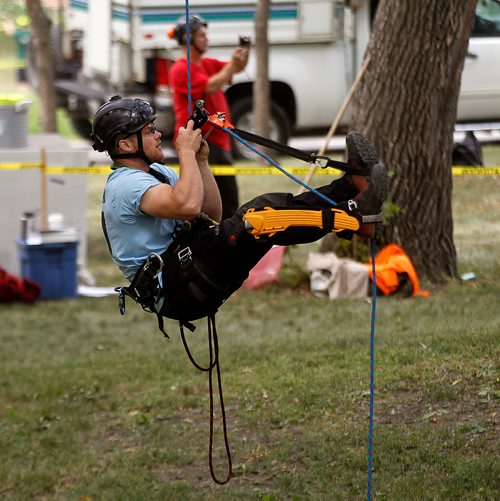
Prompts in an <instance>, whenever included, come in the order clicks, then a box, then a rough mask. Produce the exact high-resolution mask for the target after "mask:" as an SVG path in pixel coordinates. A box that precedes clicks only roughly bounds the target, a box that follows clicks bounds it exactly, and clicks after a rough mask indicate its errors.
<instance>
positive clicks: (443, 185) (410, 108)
mask: <svg viewBox="0 0 500 501" xmlns="http://www.w3.org/2000/svg"><path fill="white" fill-rule="evenodd" d="M475 6H476V0H417V1H413V2H408V1H406V0H381V1H380V3H379V6H378V10H377V14H376V16H375V20H374V24H373V32H372V37H371V39H370V43H369V45H368V49H367V54H369V55H370V56H371V63H370V65H369V67H368V70H367V73H366V75H365V78H364V80H363V82H362V83H361V85H360V88H359V89H358V92H357V93H356V95H355V100H354V103H353V104H354V106H353V128H354V129H356V130H358V131H360V132H362V133H363V134H365V135H366V136H367V137H368V138H370V140H371V141H372V142H373V143H374V145H375V147H376V149H377V151H378V152H379V155H380V157H381V159H382V160H383V161H384V162H385V164H386V165H387V167H388V169H389V171H390V172H391V173H392V180H391V189H390V199H391V201H392V202H393V204H395V206H396V214H395V216H394V217H392V218H390V220H389V224H388V225H387V226H385V228H384V237H385V241H386V242H395V243H398V244H400V245H401V246H402V247H403V248H404V249H405V250H406V252H407V253H408V254H409V255H410V257H411V259H412V260H413V262H414V264H415V266H416V268H417V270H418V272H419V273H420V274H421V275H422V276H425V277H426V278H428V279H429V280H431V281H434V282H436V283H440V282H443V280H444V279H445V278H446V277H456V275H457V265H456V250H455V245H454V242H453V219H452V209H451V194H452V175H451V152H452V147H453V131H454V124H455V119H456V111H457V101H458V95H459V91H460V81H461V75H462V68H463V64H464V59H465V54H466V51H467V46H468V40H469V35H470V32H471V30H472V26H473V21H474V9H475Z"/></svg>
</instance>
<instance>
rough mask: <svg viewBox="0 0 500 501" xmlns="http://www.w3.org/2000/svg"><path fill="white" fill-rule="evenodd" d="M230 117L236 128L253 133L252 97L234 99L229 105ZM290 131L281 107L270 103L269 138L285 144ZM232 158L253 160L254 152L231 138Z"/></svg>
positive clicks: (287, 119)
mask: <svg viewBox="0 0 500 501" xmlns="http://www.w3.org/2000/svg"><path fill="white" fill-rule="evenodd" d="M231 119H232V123H233V125H234V126H235V127H236V128H237V129H241V130H245V131H247V132H253V133H255V124H254V120H253V113H252V98H251V97H248V96H247V97H244V98H241V99H238V100H237V101H235V102H234V103H233V104H232V106H231ZM290 133H291V124H290V119H289V117H288V115H287V114H286V113H285V111H284V110H283V108H282V107H281V106H280V105H279V104H276V103H275V102H272V103H271V118H270V133H269V139H272V140H273V141H277V142H279V143H283V144H286V143H287V141H288V138H289V137H290ZM232 147H233V155H234V158H237V159H244V160H253V159H255V153H254V152H253V151H251V150H250V149H249V148H247V147H246V146H245V145H243V144H241V143H240V142H239V141H237V140H234V139H233V140H232Z"/></svg>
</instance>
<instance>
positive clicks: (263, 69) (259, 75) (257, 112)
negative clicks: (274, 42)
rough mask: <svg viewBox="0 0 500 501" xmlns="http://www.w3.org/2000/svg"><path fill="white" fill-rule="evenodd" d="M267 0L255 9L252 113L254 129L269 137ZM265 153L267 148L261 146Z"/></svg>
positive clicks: (259, 3)
mask: <svg viewBox="0 0 500 501" xmlns="http://www.w3.org/2000/svg"><path fill="white" fill-rule="evenodd" d="M269 8H270V1H269V0H259V1H258V3H257V7H256V11H255V57H256V61H257V67H256V75H255V82H254V84H253V115H254V120H255V130H256V133H257V134H258V135H260V136H264V137H269V110H270V101H271V96H270V85H269V69H268V68H269V43H268V39H267V20H268V17H269ZM261 149H262V150H263V151H265V152H266V153H269V151H268V150H267V149H263V148H261Z"/></svg>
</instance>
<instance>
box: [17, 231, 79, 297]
mask: <svg viewBox="0 0 500 501" xmlns="http://www.w3.org/2000/svg"><path fill="white" fill-rule="evenodd" d="M16 244H17V248H18V251H19V260H20V265H21V276H22V277H23V278H29V279H31V280H34V281H35V282H37V283H38V284H39V285H40V287H41V288H42V293H41V295H40V299H63V298H74V297H76V295H77V266H76V256H77V252H76V251H77V246H78V242H77V241H75V242H60V243H41V244H28V243H26V241H25V240H21V239H16Z"/></svg>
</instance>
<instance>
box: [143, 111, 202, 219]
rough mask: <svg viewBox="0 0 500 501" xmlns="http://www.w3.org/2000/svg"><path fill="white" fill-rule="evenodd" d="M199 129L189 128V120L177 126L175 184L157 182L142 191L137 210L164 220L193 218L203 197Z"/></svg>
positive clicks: (197, 213)
mask: <svg viewBox="0 0 500 501" xmlns="http://www.w3.org/2000/svg"><path fill="white" fill-rule="evenodd" d="M200 145H201V131H200V130H199V129H197V130H193V121H192V120H190V121H189V122H188V124H187V125H186V127H181V128H180V129H179V134H178V137H177V141H176V143H175V149H176V150H177V153H178V155H179V180H178V181H177V183H176V184H175V186H170V185H168V184H163V183H162V184H159V185H156V186H153V187H152V188H150V189H149V190H147V191H146V193H144V195H143V196H142V199H141V210H142V211H143V212H145V213H146V214H149V215H151V216H154V217H161V218H165V219H193V218H195V217H197V216H199V214H200V212H201V210H202V206H203V200H204V193H205V190H204V187H203V178H202V175H201V172H200V168H199V167H198V162H197V159H196V153H197V152H198V151H199V150H200Z"/></svg>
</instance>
